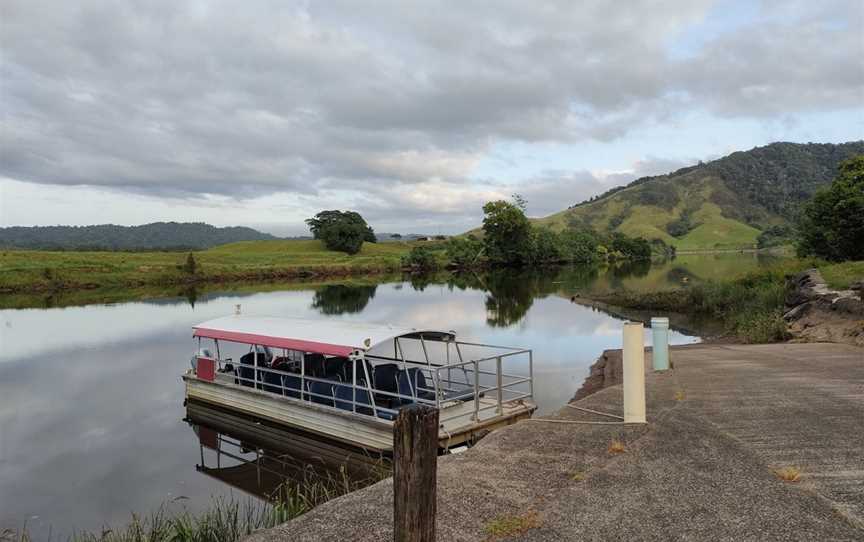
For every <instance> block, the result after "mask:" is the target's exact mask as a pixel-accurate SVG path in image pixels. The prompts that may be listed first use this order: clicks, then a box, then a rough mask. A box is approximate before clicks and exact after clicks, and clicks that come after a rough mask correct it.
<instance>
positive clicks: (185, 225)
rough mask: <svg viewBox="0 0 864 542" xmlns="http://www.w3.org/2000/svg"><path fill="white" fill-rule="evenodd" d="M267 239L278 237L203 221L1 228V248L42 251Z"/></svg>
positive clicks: (195, 246)
mask: <svg viewBox="0 0 864 542" xmlns="http://www.w3.org/2000/svg"><path fill="white" fill-rule="evenodd" d="M267 239H276V238H275V237H273V236H272V235H269V234H266V233H261V232H259V231H256V230H253V229H252V228H244V227H227V228H217V227H215V226H211V225H209V224H204V223H202V222H154V223H152V224H144V225H142V226H116V225H114V224H101V225H97V226H35V227H18V226H16V227H10V228H0V247H4V248H26V249H42V250H157V249H160V250H181V249H204V248H210V247H214V246H217V245H224V244H225V243H234V242H237V241H263V240H267Z"/></svg>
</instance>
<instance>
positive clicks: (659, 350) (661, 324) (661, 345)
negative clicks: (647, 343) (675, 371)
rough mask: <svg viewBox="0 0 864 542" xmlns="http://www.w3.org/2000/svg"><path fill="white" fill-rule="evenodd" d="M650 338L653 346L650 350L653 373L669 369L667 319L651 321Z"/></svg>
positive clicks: (653, 319) (657, 318)
mask: <svg viewBox="0 0 864 542" xmlns="http://www.w3.org/2000/svg"><path fill="white" fill-rule="evenodd" d="M651 336H652V338H653V339H654V346H653V348H652V349H651V361H652V363H653V366H654V370H655V371H665V370H667V369H669V319H668V318H664V317H654V318H652V319H651Z"/></svg>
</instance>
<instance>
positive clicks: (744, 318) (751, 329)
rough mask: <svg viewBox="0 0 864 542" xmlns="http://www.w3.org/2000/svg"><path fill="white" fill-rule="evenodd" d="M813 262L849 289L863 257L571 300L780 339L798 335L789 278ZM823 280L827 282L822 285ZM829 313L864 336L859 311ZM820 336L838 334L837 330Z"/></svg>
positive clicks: (736, 335)
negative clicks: (792, 315)
mask: <svg viewBox="0 0 864 542" xmlns="http://www.w3.org/2000/svg"><path fill="white" fill-rule="evenodd" d="M814 265H818V266H819V269H820V270H822V272H823V275H824V276H826V277H830V285H831V286H835V287H839V288H848V287H849V285H850V284H853V283H855V282H856V281H861V280H862V279H864V262H845V263H840V264H827V263H825V262H817V261H809V260H794V259H791V260H784V261H782V262H781V263H777V264H775V265H773V266H770V267H767V268H765V269H760V270H757V271H752V272H749V273H746V274H744V275H742V276H737V277H734V278H730V279H728V280H716V279H715V280H707V281H704V282H700V283H697V284H685V285H682V287H680V288H675V289H670V290H657V291H641V292H637V291H630V290H620V291H613V292H606V293H599V294H590V293H589V294H580V295H577V296H574V297H573V301H574V302H578V303H582V304H587V305H592V306H598V307H600V308H603V309H604V310H607V311H618V312H626V311H630V312H639V313H644V314H650V313H654V314H657V313H673V314H675V315H678V316H679V318H680V317H682V316H684V317H688V316H689V317H692V318H696V319H709V320H712V319H713V320H715V321H719V322H721V323H722V325H723V328H724V333H723V338H725V339H733V340H737V341H740V342H744V343H770V342H779V341H785V340H788V339H792V338H795V337H802V335H801V334H800V333H796V332H797V331H798V330H797V329H796V328H793V327H790V326H789V325H788V322H790V319H789V318H787V317H786V315H787V313H788V311H789V310H790V309H791V308H793V307H794V306H795V304H794V303H790V300H789V294H790V290H791V289H793V288H794V282H795V280H794V278H793V277H796V276H797V275H800V274H801V273H802V272H803V271H804V270H806V269H807V268H809V267H813V266H814ZM820 280H821V276H820ZM828 284H829V283H828V282H827V281H826V283H825V287H826V288H827V287H828ZM858 295H860V294H858ZM829 297H830V296H829ZM831 299H834V297H831ZM859 302H860V298H859ZM836 308H840V306H837V307H835V309H836ZM833 315H834V316H835V319H837V320H845V321H847V323H848V324H849V325H850V326H851V327H852V328H853V329H852V331H844V333H846V334H847V335H848V334H849V333H853V335H855V336H856V337H857V336H858V335H862V336H864V326H862V324H861V315H860V314H859V313H858V311H856V310H852V311H837V310H835V311H833ZM847 327H848V326H847ZM857 328H861V329H858V331H855V329H857ZM824 336H832V337H837V338H840V337H842V334H836V333H835V334H833V335H831V334H829V335H824ZM822 340H824V338H823V339H822ZM839 342H850V344H858V342H856V340H855V339H854V338H853V340H852V341H846V340H842V341H839Z"/></svg>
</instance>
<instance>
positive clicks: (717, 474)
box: [249, 343, 864, 542]
mask: <svg viewBox="0 0 864 542" xmlns="http://www.w3.org/2000/svg"><path fill="white" fill-rule="evenodd" d="M646 357H647V358H648V359H647V362H648V366H649V367H650V355H649V356H646ZM671 357H672V362H673V364H674V370H672V371H668V372H666V373H662V374H661V373H652V372H651V371H648V373H647V380H648V382H647V400H648V422H649V423H648V424H647V425H644V426H630V425H628V426H624V425H619V424H614V423H613V424H576V423H569V422H574V421H594V422H599V421H605V422H610V421H611V422H614V419H613V418H609V417H605V416H599V415H596V414H593V413H590V412H587V411H585V410H579V409H576V408H571V407H567V406H565V407H563V408H562V409H561V410H559V411H558V412H557V413H555V414H553V415H550V416H545V417H543V418H542V420H548V421H523V422H520V423H518V424H516V425H513V426H509V427H505V428H503V429H500V430H498V431H495V432H494V433H492V434H491V435H489V436H487V437H486V438H485V439H483V440H482V441H481V442H480V443H479V444H477V445H476V446H475V447H474V448H472V449H471V450H469V451H467V452H465V453H462V454H457V455H451V456H447V457H442V458H440V459H439V461H438V518H437V530H438V540H448V541H449V540H456V541H461V540H466V541H467V540H617V539H629V540H712V541H713V540H736V541H737V540H858V541H860V540H864V350H862V349H861V348H856V347H854V346H846V345H839V344H827V343H825V344H775V345H719V344H715V345H692V346H685V347H675V348H673V349H672V352H671ZM613 372H614V371H613ZM573 404H574V405H576V406H578V407H581V408H583V409H590V410H594V411H598V412H603V413H610V414H618V415H620V414H621V413H622V412H621V410H622V409H621V404H622V391H621V387H620V386H613V387H607V388H605V389H602V390H601V391H598V392H597V393H595V394H593V395H590V396H589V397H586V398H584V399H581V400H580V401H577V402H576V403H573ZM560 422H568V423H560ZM614 440H617V441H619V442H620V443H621V444H622V445H623V448H624V451H623V452H618V453H616V452H614V451H610V444H611V443H612V442H613V441H614ZM611 448H612V449H614V448H615V446H612V447H611ZM785 467H792V468H794V469H797V470H799V471H800V479H799V480H798V481H797V482H787V481H783V480H781V479H780V478H779V477H778V475H777V474H776V471H777V470H780V469H783V468H785ZM392 495H393V493H392V481H391V480H389V479H388V480H385V481H383V482H380V483H378V484H376V485H374V486H371V487H368V488H366V489H363V490H361V491H357V492H355V493H352V494H349V495H346V496H344V497H341V498H339V499H335V500H333V501H330V502H328V503H326V504H323V505H321V506H319V507H318V508H316V509H314V510H312V511H311V512H309V513H307V514H305V515H304V516H301V517H300V518H298V519H296V520H293V521H291V522H289V523H286V524H284V525H282V526H279V527H277V528H275V529H270V530H267V531H262V532H259V533H256V534H255V535H253V536H252V537H250V538H249V540H253V541H256V542H264V541H282V540H309V541H312V540H333V541H340V542H341V541H344V540H369V541H373V540H374V541H378V540H388V539H389V540H392V536H393V535H392V508H393V502H392V500H393V496H392Z"/></svg>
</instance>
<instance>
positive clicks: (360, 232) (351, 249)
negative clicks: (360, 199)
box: [306, 210, 376, 254]
mask: <svg viewBox="0 0 864 542" xmlns="http://www.w3.org/2000/svg"><path fill="white" fill-rule="evenodd" d="M306 224H308V225H309V231H311V232H312V235H313V236H314V237H315V239H320V240H321V241H323V242H324V245H325V246H326V247H327V248H329V249H330V250H339V251H342V252H346V253H348V254H357V253H358V252H360V247H362V246H363V241H368V242H370V243H374V242H376V238H375V232H374V231H373V230H372V228H370V227H369V225H368V224H367V223H366V221H365V220H364V219H363V217H362V216H360V214H358V213H355V212H354V211H335V210H334V211H321V212H320V213H318V214H317V215H315V216H314V217H313V218H309V219H306Z"/></svg>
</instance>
